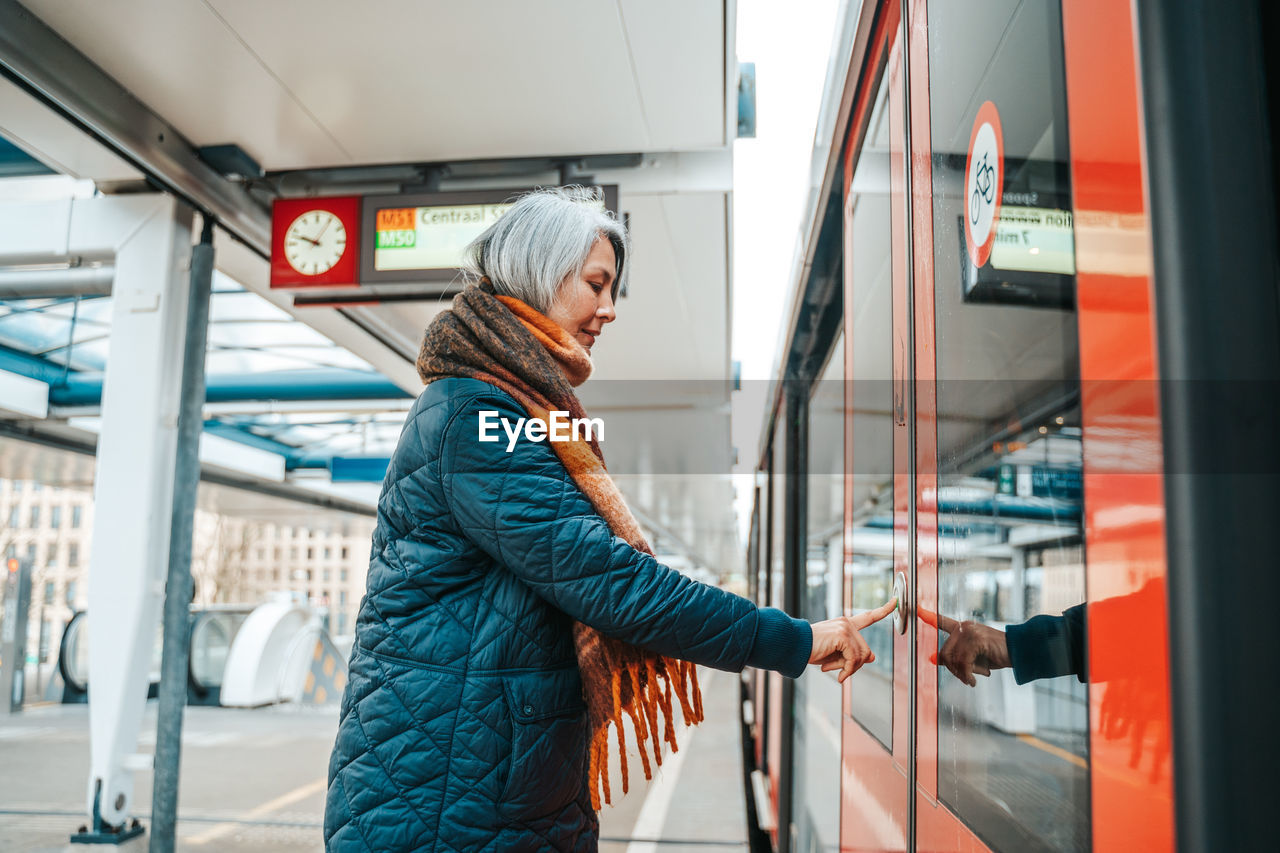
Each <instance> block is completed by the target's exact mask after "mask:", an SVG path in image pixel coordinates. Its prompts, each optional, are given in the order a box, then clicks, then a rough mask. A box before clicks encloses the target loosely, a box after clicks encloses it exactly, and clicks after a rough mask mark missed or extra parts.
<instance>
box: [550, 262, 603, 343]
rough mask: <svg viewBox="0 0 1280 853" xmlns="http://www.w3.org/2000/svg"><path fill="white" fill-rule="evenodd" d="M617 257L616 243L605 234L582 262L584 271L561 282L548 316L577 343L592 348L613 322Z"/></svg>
mask: <svg viewBox="0 0 1280 853" xmlns="http://www.w3.org/2000/svg"><path fill="white" fill-rule="evenodd" d="M616 269H617V260H616V258H615V256H614V253H613V244H612V243H610V242H609V241H608V240H607V239H605V238H604V237H601V238H599V239H597V240H596V242H595V245H593V246H592V247H591V252H590V253H589V254H588V255H587V262H586V263H585V264H583V265H582V273H581V274H579V275H578V276H576V277H575V276H569V277H568V278H566V279H565V280H564V281H563V282H561V284H560V290H559V292H558V293H557V294H556V301H555V304H554V305H552V306H551V310H550V311H548V312H547V316H548V317H550V318H551V319H552V320H553V321H555V323H556V325H557V326H559V327H560V328H562V329H564V330H565V331H566V332H568V333H569V334H571V335H573V337H574V339H575V340H577V342H578V343H580V344H582V345H583V346H584V347H586V348H587V352H590V351H591V346H592V344H594V343H595V342H596V338H597V337H599V336H600V332H601V331H602V330H603V329H604V324H605V323H612V322H613V321H614V318H615V317H616V316H617V314H616V313H615V312H614V310H613V295H612V294H613V277H614V271H615V270H616Z"/></svg>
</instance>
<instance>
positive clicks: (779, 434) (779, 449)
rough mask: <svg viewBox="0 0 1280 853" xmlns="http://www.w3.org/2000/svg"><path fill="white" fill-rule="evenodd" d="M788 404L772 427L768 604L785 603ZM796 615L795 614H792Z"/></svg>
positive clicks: (779, 411) (781, 410)
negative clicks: (771, 494)
mask: <svg viewBox="0 0 1280 853" xmlns="http://www.w3.org/2000/svg"><path fill="white" fill-rule="evenodd" d="M788 390H790V389H788ZM787 432H788V430H787V404H786V401H785V400H784V401H783V402H782V404H781V405H780V406H779V407H778V417H777V425H776V426H775V427H774V430H773V442H772V446H773V470H772V471H770V473H769V488H770V490H771V491H772V493H773V543H772V553H771V554H770V555H769V590H768V592H769V602H768V604H769V606H770V607H783V604H784V590H785V589H786V562H787V477H788V475H790V474H791V472H790V471H788V470H787ZM793 615H794V614H793Z"/></svg>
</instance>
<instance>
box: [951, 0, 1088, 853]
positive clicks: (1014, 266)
mask: <svg viewBox="0 0 1280 853" xmlns="http://www.w3.org/2000/svg"><path fill="white" fill-rule="evenodd" d="M928 15H929V51H930V56H929V63H930V65H929V74H930V87H929V89H930V91H929V97H930V113H931V115H930V118H931V141H932V145H933V147H934V151H933V215H934V222H933V228H934V298H935V300H936V302H935V310H936V323H937V332H936V340H937V372H938V388H937V392H938V396H937V404H938V490H937V496H936V497H937V512H938V534H939V536H938V579H939V580H938V594H939V606H940V610H941V615H942V618H943V619H944V620H945V619H953V620H957V622H963V621H964V620H971V621H972V623H977V624H978V625H979V626H985V627H987V628H990V629H995V630H996V631H1004V630H1005V629H1006V628H1008V627H1009V626H1011V625H1017V624H1020V623H1024V622H1025V621H1026V620H1028V619H1030V618H1031V617H1034V616H1037V615H1038V614H1046V615H1048V616H1052V617H1058V616H1059V615H1060V614H1062V613H1063V611H1064V610H1067V609H1068V608H1070V607H1072V606H1074V605H1079V604H1081V603H1082V602H1084V601H1085V588H1084V580H1085V554H1084V546H1083V541H1084V540H1083V526H1082V519H1083V489H1082V476H1081V463H1082V454H1081V424H1080V410H1079V378H1080V377H1079V357H1078V341H1077V331H1076V315H1075V304H1074V298H1075V297H1074V294H1075V290H1074V272H1075V266H1074V249H1073V244H1072V223H1071V219H1070V213H1069V212H1070V210H1071V187H1070V174H1069V168H1068V166H1069V157H1068V152H1067V116H1066V107H1065V84H1064V80H1063V66H1062V29H1061V12H1060V8H1059V6H1058V4H1057V3H1038V2H1037V3H1028V2H1017V0H1003V2H993V3H984V4H979V5H976V6H975V5H974V4H967V3H959V2H934V3H930V4H929V7H928ZM986 102H990V103H991V104H992V105H994V108H995V110H996V111H997V113H998V116H999V122H1000V126H1001V130H1002V134H1003V138H1002V144H1003V153H1004V159H1003V163H1002V164H1001V166H1002V170H1003V171H1002V182H1001V184H1000V187H999V189H1000V197H1001V200H1002V203H1003V206H1002V208H1001V212H1000V214H999V218H998V219H997V220H996V221H995V224H994V225H993V226H992V227H993V228H994V243H993V250H992V251H991V254H990V257H989V258H987V259H985V260H984V262H983V263H982V264H981V266H977V265H975V256H974V254H973V251H972V247H971V246H969V245H968V244H967V243H966V238H965V234H964V222H965V216H966V214H967V213H969V212H970V211H969V210H968V209H967V207H966V191H967V190H966V168H967V166H968V160H969V146H970V142H971V138H976V134H975V124H977V122H976V121H975V119H976V118H977V116H978V113H979V111H980V110H981V109H983V105H984V104H985V103H986ZM978 260H982V258H981V257H979V258H978ZM947 625H950V623H947ZM940 627H946V626H944V625H940ZM950 627H952V628H954V627H955V626H954V625H950ZM980 630H981V628H979V629H976V630H975V631H974V633H975V634H977V633H979V632H980ZM953 633H954V631H953ZM948 636H949V635H948V634H947V633H945V632H944V631H940V632H939V646H940V652H941V650H942V649H944V648H945V646H944V642H945V640H946V639H947V637H948ZM993 636H999V637H1003V636H1004V635H1003V634H993ZM979 665H981V660H979ZM977 671H978V673H979V674H978V675H977V676H976V677H975V678H974V679H973V683H974V686H973V687H970V686H969V685H968V684H966V683H964V682H962V681H960V680H959V679H958V677H953V674H952V672H951V671H949V670H948V669H946V668H943V667H939V669H938V706H939V707H938V717H939V719H938V732H939V734H938V756H939V767H938V794H939V797H940V798H941V799H942V800H943V801H944V802H946V803H947V804H948V805H949V806H950V807H951V808H953V809H954V810H955V811H956V813H957V814H958V815H959V816H960V817H961V818H962V819H963V820H964V821H965V822H966V823H967V824H968V825H969V826H970V827H972V828H973V829H974V831H975V832H977V834H978V835H979V836H980V837H981V838H982V839H983V840H984V841H985V842H986V843H987V844H989V845H990V846H991V847H992V848H993V849H995V850H1001V851H1015V850H1016V851H1028V850H1030V851H1035V850H1046V851H1062V850H1087V849H1088V848H1089V845H1090V833H1089V813H1090V812H1089V810H1090V805H1089V754H1088V688H1087V685H1085V684H1084V683H1083V682H1082V681H1081V680H1079V679H1077V678H1073V677H1071V676H1063V677H1057V678H1046V679H1041V680H1037V681H1031V682H1030V683H1024V684H1021V685H1019V684H1018V683H1017V682H1016V680H1015V677H1014V670H1012V669H1009V668H1004V669H995V668H993V669H991V671H990V674H989V676H983V675H982V674H981V670H977ZM1059 671H1065V670H1061V669H1060V670H1059Z"/></svg>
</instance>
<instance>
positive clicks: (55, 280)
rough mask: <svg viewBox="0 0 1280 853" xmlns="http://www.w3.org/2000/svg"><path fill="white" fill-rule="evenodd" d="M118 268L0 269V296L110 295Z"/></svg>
mask: <svg viewBox="0 0 1280 853" xmlns="http://www.w3.org/2000/svg"><path fill="white" fill-rule="evenodd" d="M115 277H116V268H115V267H113V266H109V265H104V266H96V267H76V266H72V267H66V268H64V269H7V270H5V269H0V299H61V298H65V297H68V296H110V295H111V282H112V281H113V280H114V279H115Z"/></svg>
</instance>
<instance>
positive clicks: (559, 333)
mask: <svg viewBox="0 0 1280 853" xmlns="http://www.w3.org/2000/svg"><path fill="white" fill-rule="evenodd" d="M417 366H418V374H419V375H420V376H421V377H422V379H423V381H424V382H431V381H433V380H435V379H440V378H443V377H446V376H467V377H471V378H473V379H480V380H482V381H484V382H488V383H490V384H492V385H496V386H497V387H499V388H501V389H502V390H503V391H506V392H507V393H508V394H510V395H511V396H512V397H514V398H515V399H516V400H517V401H518V402H519V403H520V405H521V406H523V407H524V409H525V411H526V412H527V413H528V414H529V416H530V417H533V418H537V419H539V420H541V421H543V422H544V423H547V425H548V429H550V412H551V411H553V410H554V411H565V412H568V413H569V416H570V417H571V418H583V417H585V416H586V413H585V411H584V410H583V408H582V404H581V403H580V402H579V401H578V397H577V395H576V394H574V392H573V388H575V387H577V386H578V385H581V384H582V383H583V382H585V381H586V380H587V377H588V376H590V375H591V357H590V356H589V355H588V354H587V351H586V350H585V349H584V348H583V347H582V345H581V344H579V343H578V342H577V341H576V340H574V339H573V336H572V335H570V334H569V333H568V332H566V331H565V330H564V329H562V328H560V327H559V326H558V325H556V324H555V322H553V321H552V320H550V319H548V318H547V317H546V316H544V315H543V314H540V313H539V312H537V311H535V310H534V309H532V308H530V307H529V306H528V305H526V304H525V303H523V302H521V301H520V300H518V299H513V298H512V297H509V296H498V295H496V294H494V292H493V287H492V285H491V284H490V283H489V282H488V280H482V281H481V283H480V284H479V285H472V286H469V287H467V288H466V289H465V290H464V291H463V292H462V293H460V294H458V295H457V296H456V297H455V298H454V300H453V305H452V307H451V308H450V309H449V310H448V311H445V312H443V313H441V314H440V315H439V316H438V317H436V319H435V320H434V321H433V322H432V324H431V326H430V327H429V328H428V329H427V333H426V336H425V338H424V340H423V342H422V351H421V353H420V354H419V355H418V365H417ZM548 434H549V433H548ZM549 443H550V445H551V447H552V448H553V449H554V450H555V453H556V455H557V456H558V457H559V458H560V461H561V462H562V463H563V464H564V467H565V470H567V471H568V472H569V476H570V477H572V478H573V481H574V482H575V483H577V485H578V487H579V488H580V489H582V491H583V493H584V494H585V495H586V496H587V499H588V500H590V501H591V505H592V506H593V507H595V510H596V512H598V513H600V515H601V516H602V517H603V518H604V520H605V521H606V522H608V524H609V529H610V530H612V531H613V532H614V534H616V535H617V536H619V537H621V538H622V539H623V540H625V541H626V542H627V543H629V544H630V545H631V546H632V547H633V548H635V549H636V550H638V551H643V552H644V553H646V554H652V553H653V550H652V549H651V548H650V547H649V543H648V542H646V541H645V538H644V534H643V533H642V532H641V531H640V526H639V524H637V523H636V520H635V518H634V517H633V516H632V515H631V511H630V510H629V509H627V505H626V502H625V501H624V500H623V498H622V495H621V493H619V491H618V488H617V486H616V485H614V482H613V478H611V477H610V476H609V474H608V472H607V471H606V470H605V464H604V455H603V454H602V453H601V451H600V446H599V444H598V443H597V441H596V439H595V437H594V436H592V437H590V438H589V439H587V440H575V441H554V442H549ZM573 641H574V648H575V649H576V652H577V658H578V668H579V670H581V672H582V691H583V697H584V699H585V700H586V703H587V718H588V722H589V724H590V731H591V742H590V744H589V746H588V749H589V757H590V769H589V779H590V782H591V805H592V807H593V808H595V809H597V810H598V809H599V808H600V789H601V788H602V787H603V791H604V801H605V802H606V803H612V798H611V792H610V788H609V727H610V725H612V726H613V729H614V732H615V733H616V737H617V742H618V757H619V760H620V762H621V764H622V792H623V793H624V794H625V793H627V791H628V789H629V784H628V781H629V780H628V770H627V747H626V734H625V730H624V728H623V724H622V716H623V714H626V715H627V716H628V717H630V718H631V725H632V727H633V728H634V730H635V732H636V736H637V739H638V740H639V743H638V744H637V746H638V747H639V752H640V761H641V763H642V764H643V766H644V777H645V778H646V779H651V778H652V777H653V770H652V767H651V765H650V761H649V754H648V748H649V745H650V744H651V745H652V749H653V758H654V760H655V761H657V763H658V764H659V765H661V764H662V741H664V740H665V741H666V742H667V743H669V744H671V749H672V751H673V752H674V751H676V750H677V749H678V747H677V745H676V736H675V727H674V725H673V718H674V713H673V705H672V699H673V698H674V699H675V700H676V701H678V702H679V703H680V711H681V714H682V715H683V717H684V722H685V725H692V724H694V723H699V722H701V721H702V691H701V689H700V688H699V687H698V674H697V671H696V670H695V669H694V665H693V664H692V663H689V662H688V661H681V660H675V659H672V658H667V657H663V656H662V655H658V654H655V653H653V652H649V651H645V650H644V649H640V648H637V647H636V646H632V645H630V644H628V643H624V642H622V641H621V640H616V639H613V638H612V637H606V636H605V635H603V634H601V633H600V632H599V631H596V630H595V629H594V628H591V627H590V626H587V625H583V624H582V623H581V622H575V623H574V626H573ZM659 713H661V714H662V731H661V733H659V722H658V714H659Z"/></svg>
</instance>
